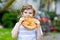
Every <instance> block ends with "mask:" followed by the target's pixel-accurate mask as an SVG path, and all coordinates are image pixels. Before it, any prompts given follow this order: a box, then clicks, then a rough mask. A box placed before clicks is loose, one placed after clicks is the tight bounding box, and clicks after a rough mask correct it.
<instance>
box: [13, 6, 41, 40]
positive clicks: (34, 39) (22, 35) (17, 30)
mask: <svg viewBox="0 0 60 40" xmlns="http://www.w3.org/2000/svg"><path fill="white" fill-rule="evenodd" d="M35 12H36V11H35V9H34V8H33V7H32V5H23V6H22V9H21V14H22V17H21V18H20V20H19V21H18V22H17V23H16V25H15V27H14V28H13V30H12V38H16V37H17V35H18V40H42V29H41V26H40V22H39V21H38V20H37V19H35V20H34V21H35V23H37V25H38V27H37V28H36V29H34V30H28V29H26V28H24V26H23V25H22V24H21V22H22V21H23V20H24V19H25V17H32V18H33V17H34V15H35Z"/></svg>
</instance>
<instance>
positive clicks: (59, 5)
mask: <svg viewBox="0 0 60 40" xmlns="http://www.w3.org/2000/svg"><path fill="white" fill-rule="evenodd" d="M23 4H31V5H33V7H34V8H35V9H36V11H37V12H36V15H35V16H34V17H35V18H36V19H38V20H39V21H40V23H41V27H42V31H43V40H59V39H60V0H0V40H17V38H16V39H12V37H11V30H12V28H13V27H14V25H15V23H16V22H17V21H18V20H19V18H20V17H21V13H20V8H21V6H22V5H23Z"/></svg>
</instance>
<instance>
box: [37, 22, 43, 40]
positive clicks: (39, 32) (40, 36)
mask: <svg viewBox="0 0 60 40" xmlns="http://www.w3.org/2000/svg"><path fill="white" fill-rule="evenodd" d="M42 36H43V32H42V29H41V26H40V23H39V24H38V28H37V40H42Z"/></svg>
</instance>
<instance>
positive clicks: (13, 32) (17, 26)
mask: <svg viewBox="0 0 60 40" xmlns="http://www.w3.org/2000/svg"><path fill="white" fill-rule="evenodd" d="M19 26H20V24H19V22H17V23H16V25H15V26H14V28H13V30H12V38H16V37H17V34H18V30H19V28H20V27H19Z"/></svg>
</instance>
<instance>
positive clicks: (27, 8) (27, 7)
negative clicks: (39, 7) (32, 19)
mask: <svg viewBox="0 0 60 40" xmlns="http://www.w3.org/2000/svg"><path fill="white" fill-rule="evenodd" d="M29 9H32V10H33V16H34V15H35V12H36V11H35V9H34V8H33V7H32V5H29V4H26V5H23V6H22V8H21V13H23V12H24V10H29Z"/></svg>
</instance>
